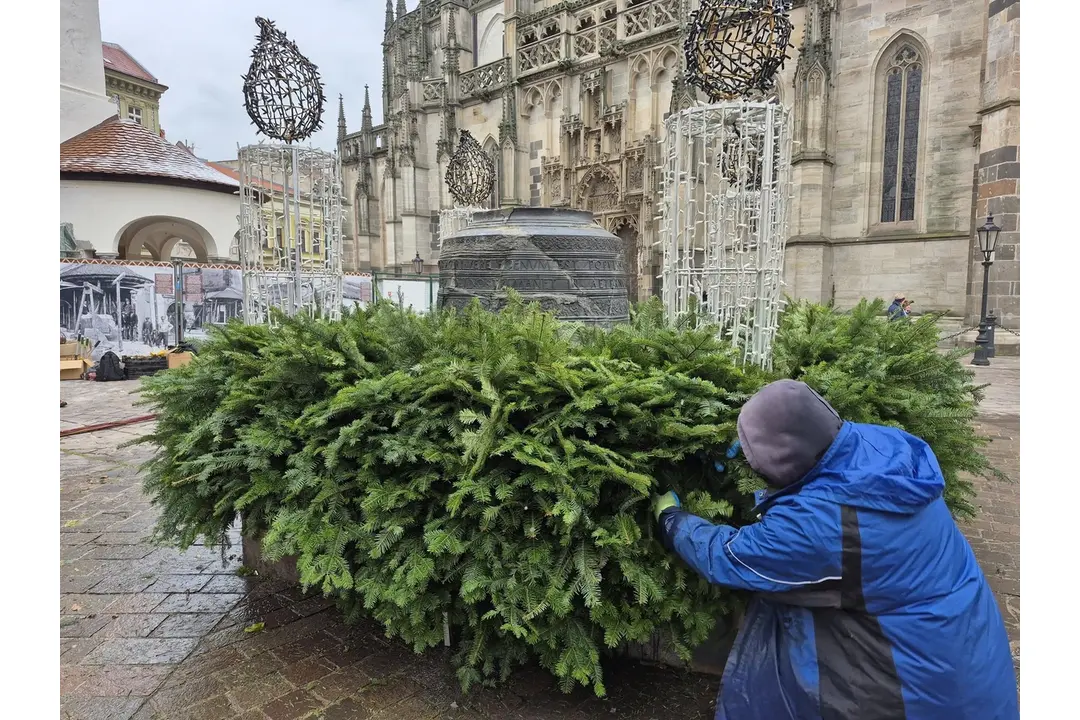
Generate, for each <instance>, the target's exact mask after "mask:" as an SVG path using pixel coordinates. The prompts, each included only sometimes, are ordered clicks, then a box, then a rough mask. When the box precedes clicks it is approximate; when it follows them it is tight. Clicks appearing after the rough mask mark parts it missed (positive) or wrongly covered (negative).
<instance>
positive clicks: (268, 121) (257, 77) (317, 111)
mask: <svg viewBox="0 0 1080 720" xmlns="http://www.w3.org/2000/svg"><path fill="white" fill-rule="evenodd" d="M255 22H256V23H257V24H258V25H259V38H258V43H257V44H256V45H255V49H254V50H252V52H251V67H250V68H248V73H247V75H244V76H243V77H244V109H246V110H247V114H248V117H250V118H251V122H252V123H254V125H255V127H257V128H258V129H259V132H260V133H262V134H263V135H265V136H266V137H269V138H273V139H275V140H283V141H285V142H287V143H291V142H297V141H301V140H306V139H307V138H309V137H311V135H312V134H313V133H314V132H315V131H316V130H318V129H319V128H320V127H322V114H323V106H324V105H325V104H326V96H325V95H324V94H323V84H322V81H321V80H320V79H319V69H318V68H317V67H315V65H314V64H313V63H312V62H311V61H310V60H308V59H307V58H306V57H304V56H303V55H302V54H300V51H299V50H298V49H297V47H296V43H294V42H293V41H292V40H289V39H288V38H287V37H285V33H284V32H283V31H282V30H278V29H277V28H276V27H274V23H273V22H271V21H269V20H267V19H266V18H261V17H257V18H255Z"/></svg>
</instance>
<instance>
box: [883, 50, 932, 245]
mask: <svg viewBox="0 0 1080 720" xmlns="http://www.w3.org/2000/svg"><path fill="white" fill-rule="evenodd" d="M887 62H888V66H887V68H886V70H885V77H884V86H885V103H884V108H883V109H884V123H885V125H884V133H883V135H882V163H881V222H883V223H895V222H910V221H913V220H914V219H915V190H916V182H917V179H918V172H917V171H918V161H919V121H920V118H921V117H922V112H921V108H922V89H923V58H922V56H921V55H920V53H919V51H918V50H916V49H915V46H914V45H911V44H910V43H903V44H901V45H900V48H899V49H898V50H897V51H896V52H895V53H893V54H892V55H891V56H888V60H887Z"/></svg>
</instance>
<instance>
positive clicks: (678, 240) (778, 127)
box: [657, 100, 791, 367]
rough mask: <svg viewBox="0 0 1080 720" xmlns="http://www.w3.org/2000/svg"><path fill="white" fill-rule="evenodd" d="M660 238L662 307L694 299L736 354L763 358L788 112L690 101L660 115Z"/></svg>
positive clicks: (770, 331) (774, 301)
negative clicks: (691, 103) (666, 115)
mask: <svg viewBox="0 0 1080 720" xmlns="http://www.w3.org/2000/svg"><path fill="white" fill-rule="evenodd" d="M665 132H666V136H665V138H664V146H663V147H664V149H663V153H662V158H663V165H662V167H661V168H660V170H661V203H660V213H659V218H658V219H659V223H660V225H659V231H660V232H659V241H658V243H657V244H659V245H661V247H662V249H663V265H662V275H661V279H662V283H663V289H662V293H661V297H662V299H663V303H664V307H665V309H666V311H667V313H668V316H669V317H670V318H672V319H677V318H679V317H682V316H685V315H686V314H687V313H688V312H690V311H691V309H692V307H693V305H694V304H695V303H696V304H698V306H699V307H700V311H701V314H703V315H704V316H705V317H706V318H707V320H708V321H710V322H715V323H717V324H718V326H719V327H720V329H721V332H722V334H723V335H724V336H725V338H726V339H728V340H730V341H731V343H732V344H733V345H734V346H735V347H736V348H738V350H739V352H740V355H741V360H742V362H745V363H748V364H755V365H759V366H761V367H770V366H771V363H772V359H771V358H772V342H773V338H774V336H775V334H776V326H777V320H778V316H779V313H780V310H781V306H782V295H781V289H782V286H783V281H782V275H783V269H784V250H785V246H786V243H787V236H788V207H789V204H790V198H791V131H790V111H789V110H788V109H787V108H785V107H784V106H783V105H780V104H779V103H775V102H768V101H763V102H751V101H742V100H732V101H723V102H720V103H716V104H713V105H705V106H700V105H699V106H692V107H689V108H686V109H684V110H682V111H680V112H678V113H676V114H674V115H672V116H671V117H669V118H668V119H667V121H666V123H665Z"/></svg>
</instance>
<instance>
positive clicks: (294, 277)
mask: <svg viewBox="0 0 1080 720" xmlns="http://www.w3.org/2000/svg"><path fill="white" fill-rule="evenodd" d="M239 164H240V238H239V250H240V253H239V254H240V267H241V271H242V273H243V285H244V320H245V322H247V323H248V324H266V323H269V322H271V320H272V317H271V311H270V309H271V308H278V309H280V310H282V311H283V312H285V314H287V315H295V314H297V313H300V312H308V313H312V314H314V313H316V312H318V313H321V314H322V315H324V316H326V317H330V318H338V317H340V316H341V298H342V283H343V273H342V257H341V253H342V221H343V217H344V216H343V211H342V206H341V163H340V160H339V158H338V156H337V154H336V153H328V152H324V151H322V150H316V149H314V148H302V147H298V146H296V145H286V144H280V143H259V144H257V145H248V146H247V147H243V148H240V151H239Z"/></svg>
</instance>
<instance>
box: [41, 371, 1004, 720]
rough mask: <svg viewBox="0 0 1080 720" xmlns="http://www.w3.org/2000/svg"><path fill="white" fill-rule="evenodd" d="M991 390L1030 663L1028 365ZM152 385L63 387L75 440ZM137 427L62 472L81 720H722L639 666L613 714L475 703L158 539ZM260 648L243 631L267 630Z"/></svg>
mask: <svg viewBox="0 0 1080 720" xmlns="http://www.w3.org/2000/svg"><path fill="white" fill-rule="evenodd" d="M979 375H980V379H982V380H983V381H984V382H990V383H992V386H991V387H990V388H989V390H988V395H987V399H986V401H985V402H984V405H983V416H982V418H981V428H982V429H983V431H984V432H985V433H986V434H988V435H990V436H991V437H993V443H992V445H991V446H990V449H989V452H990V454H991V457H992V458H993V460H994V462H995V463H996V464H997V465H998V466H999V467H1000V468H1001V469H1002V470H1003V471H1005V472H1006V473H1007V474H1008V475H1009V476H1010V478H1012V479H1013V480H1015V481H1016V482H1015V483H1011V484H1003V483H987V482H983V481H980V483H979V505H980V507H981V510H982V513H981V515H980V517H979V519H978V520H975V521H973V522H972V523H970V524H969V525H967V526H965V532H966V533H967V534H968V536H969V538H970V539H971V542H972V545H973V547H974V548H975V552H976V555H977V556H978V558H979V560H980V562H981V563H982V566H983V568H984V570H985V572H986V573H987V576H988V577H989V578H990V582H991V584H992V585H993V587H994V590H995V592H996V593H997V595H998V598H999V602H1000V604H1001V606H1002V613H1003V614H1004V615H1005V617H1006V622H1007V624H1008V626H1009V633H1010V639H1011V640H1012V641H1013V647H1014V652H1015V654H1016V657H1017V663H1019V629H1020V585H1019V580H1020V571H1019V537H1020V536H1019V484H1018V481H1019V436H1020V430H1019V428H1020V424H1019V359H1018V358H999V359H995V361H994V365H993V366H991V367H990V368H980V369H979ZM136 388H137V383H134V382H123V383H92V382H78V381H73V382H64V383H61V396H62V398H63V399H64V400H66V401H67V402H68V406H67V407H66V408H63V409H61V410H60V415H61V423H62V425H61V426H62V428H71V427H79V426H85V425H90V424H95V423H100V422H107V421H110V420H120V419H124V418H129V417H134V416H137V415H142V414H145V412H146V410H145V409H142V408H135V407H133V401H134V399H135V398H134V396H133V395H132V394H131V393H132V391H133V390H135V389H136ZM149 427H150V426H149V425H147V424H142V425H130V426H126V427H122V428H117V429H113V430H108V431H101V432H95V433H90V434H84V435H76V436H71V437H68V438H64V439H63V440H61V443H60V470H61V481H60V482H61V491H60V498H61V513H60V526H61V527H60V544H61V566H60V574H61V586H60V592H61V596H60V638H61V639H60V663H61V668H60V693H61V716H62V718H65V719H69V720H97V719H99V718H100V719H102V720H130V719H131V718H135V719H136V720H150V719H157V718H161V719H166V718H168V719H169V720H172V719H177V720H179V719H181V718H191V719H193V720H194V719H199V720H217V719H221V720H224V719H232V718H236V719H238V720H239V719H242V720H291V719H299V718H308V719H309V720H313V719H316V718H318V719H321V720H340V719H345V718H348V719H356V720H365V719H368V718H372V719H378V720H384V719H385V720H390V719H394V720H444V719H446V720H449V719H451V718H461V719H462V720H483V719H490V720H503V719H513V720H545V719H548V718H551V719H554V718H559V719H564V720H581V719H584V718H599V717H605V718H606V717H614V718H623V719H627V718H629V719H632V720H638V719H640V720H650V719H652V718H655V719H657V720H660V719H666V718H669V717H680V718H687V719H693V718H703V719H704V718H711V717H712V712H713V709H712V707H713V700H714V697H715V693H716V686H717V684H718V683H717V680H716V678H712V677H703V676H696V675H692V674H689V673H685V672H678V671H674V670H670V669H666V668H654V667H648V666H644V665H640V664H636V663H633V662H630V661H620V662H616V663H612V664H609V665H608V666H607V678H606V683H607V687H608V692H609V695H608V698H607V699H604V700H598V699H596V698H595V697H593V696H592V695H591V693H590V692H588V691H577V692H575V693H573V694H571V695H563V694H562V693H561V692H559V691H558V689H557V688H555V687H554V685H553V683H552V682H551V680H550V677H549V676H548V675H547V674H546V673H544V672H543V671H541V670H539V669H537V668H531V667H527V668H524V669H522V670H521V671H520V672H518V673H516V674H515V676H514V677H513V679H512V680H511V682H510V683H509V684H508V685H507V686H505V687H503V688H501V689H499V690H477V691H474V692H472V693H470V694H469V695H468V696H465V697H462V696H461V694H460V692H459V690H458V686H457V683H456V680H455V678H454V676H453V672H452V670H451V669H450V664H449V660H448V655H447V651H445V650H441V649H440V650H438V651H433V652H429V653H426V654H425V655H423V656H418V655H416V654H414V653H413V652H412V651H411V650H409V649H408V648H406V647H403V646H402V645H400V644H399V643H397V642H395V641H393V640H390V639H387V638H386V637H385V636H384V634H383V632H382V631H381V629H380V628H378V627H377V626H375V625H374V624H360V625H354V626H345V625H344V624H343V623H342V622H341V620H340V618H339V616H338V614H337V612H336V611H335V609H334V608H333V607H331V606H330V604H329V603H328V602H327V601H325V600H324V599H322V598H321V597H317V596H316V597H304V596H303V595H301V594H300V593H299V592H298V591H297V590H295V589H292V588H289V587H285V586H283V585H281V584H279V583H276V582H275V581H272V580H264V579H259V578H253V577H241V576H239V575H238V574H237V570H238V569H240V567H241V558H240V557H239V542H238V539H239V538H238V537H235V536H234V538H233V540H234V541H236V544H235V546H234V548H233V549H232V550H230V551H228V552H227V553H226V554H225V555H224V557H223V556H222V554H221V553H220V551H218V550H216V549H211V548H205V547H201V546H196V547H193V548H192V549H190V550H188V551H187V552H185V553H180V552H177V551H175V550H171V549H166V548H160V547H156V546H154V545H152V544H151V543H149V542H148V541H147V540H146V536H147V534H148V533H149V532H150V530H151V528H152V526H153V522H154V519H155V516H156V515H155V511H154V510H153V509H152V508H151V507H150V505H149V503H148V502H147V500H146V498H145V497H144V496H143V495H142V492H141V485H140V481H139V476H138V465H139V463H141V462H142V461H143V460H145V459H146V457H147V456H148V449H147V448H145V447H129V448H120V447H118V446H119V445H121V444H122V443H124V442H126V441H128V440H131V439H134V438H136V437H138V436H140V435H141V434H143V433H145V432H146V431H147V430H148V429H149ZM256 622H261V623H263V628H262V630H261V631H259V632H246V629H247V628H249V627H251V625H252V624H253V623H256Z"/></svg>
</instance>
